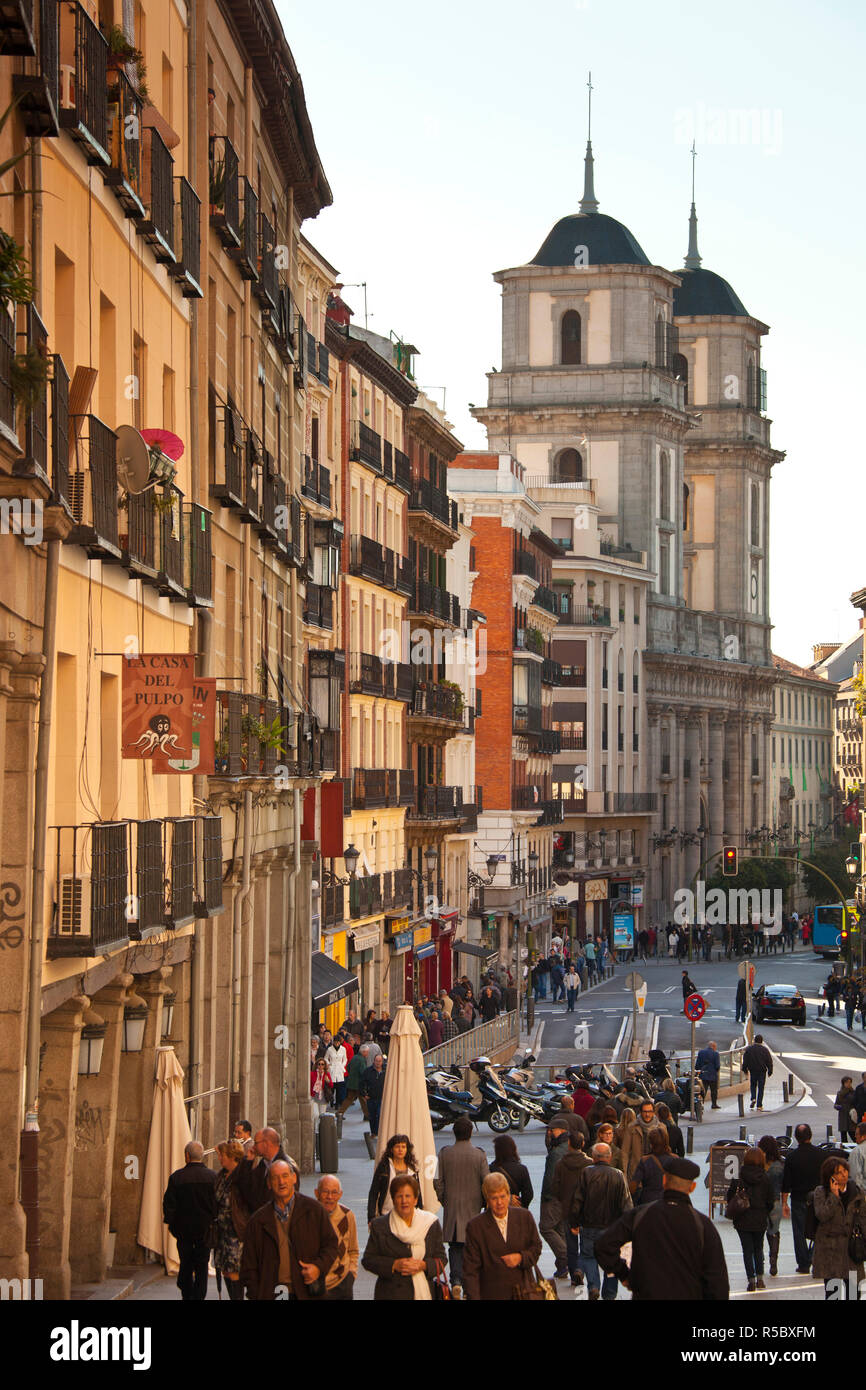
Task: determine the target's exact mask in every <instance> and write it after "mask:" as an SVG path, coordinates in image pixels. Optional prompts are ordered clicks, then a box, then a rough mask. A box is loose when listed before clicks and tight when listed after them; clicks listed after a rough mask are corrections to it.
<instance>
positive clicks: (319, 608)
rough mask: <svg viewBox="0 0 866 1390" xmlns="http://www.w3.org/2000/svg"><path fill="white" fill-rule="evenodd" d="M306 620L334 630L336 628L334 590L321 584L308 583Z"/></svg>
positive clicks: (328, 630) (305, 603)
mask: <svg viewBox="0 0 866 1390" xmlns="http://www.w3.org/2000/svg"><path fill="white" fill-rule="evenodd" d="M304 622H305V623H309V624H311V625H312V626H313V627H321V628H324V629H325V630H326V631H327V632H332V631H333V628H334V591H333V589H326V588H325V587H324V586H323V585H321V584H307V593H306V597H305V599H304Z"/></svg>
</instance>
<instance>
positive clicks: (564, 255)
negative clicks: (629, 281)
mask: <svg viewBox="0 0 866 1390" xmlns="http://www.w3.org/2000/svg"><path fill="white" fill-rule="evenodd" d="M578 246H585V247H586V252H585V254H584V256H583V260H582V262H581V264H584V265H649V261H648V260H647V257H646V255H645V254H644V252H643V250H642V249H641V247H640V246H639V244H638V243H637V241H635V239H634V237H633V236H632V234H631V232H630V231H629V229H628V227H624V226H623V224H622V222H617V220H616V218H615V217H608V216H607V215H606V213H603V212H580V213H574V214H573V215H572V216H571V217H563V218H561V219H560V221H559V222H557V224H556V226H555V227H554V228H553V230H552V231H551V233H550V235H549V236H548V237H547V240H546V241H545V242H544V245H543V246H542V247H541V249H540V250H539V251H538V253H537V254H536V255H535V256H533V258H532V260H531V261H530V265H551V266H553V265H555V266H560V265H567V266H573V265H574V263H575V248H576V247H578ZM723 283H724V282H723ZM741 312H742V313H745V312H746V311H745V309H742V310H741Z"/></svg>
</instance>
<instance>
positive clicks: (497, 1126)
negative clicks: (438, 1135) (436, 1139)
mask: <svg viewBox="0 0 866 1390" xmlns="http://www.w3.org/2000/svg"><path fill="white" fill-rule="evenodd" d="M469 1067H470V1070H471V1071H474V1072H475V1074H476V1076H477V1077H478V1090H479V1093H480V1096H481V1100H480V1102H478V1103H476V1102H475V1101H474V1100H473V1098H472V1093H471V1091H464V1090H462V1089H457V1087H458V1086H459V1085H460V1083H461V1081H462V1072H461V1070H460V1068H459V1067H458V1066H453V1067H449V1068H446V1069H444V1070H443V1071H438V1072H437V1071H434V1072H431V1074H430V1075H429V1076H428V1077H427V1103H428V1105H429V1106H430V1122H431V1124H432V1126H433V1128H434V1130H437V1131H438V1130H442V1129H444V1128H445V1126H446V1125H448V1124H453V1123H454V1121H455V1120H457V1119H459V1118H460V1117H461V1116H465V1117H466V1118H467V1119H468V1120H471V1121H472V1123H473V1124H475V1125H480V1124H484V1123H487V1124H488V1125H489V1126H490V1128H491V1129H492V1130H493V1132H494V1134H505V1132H506V1131H507V1130H508V1129H510V1128H511V1119H512V1106H511V1104H510V1103H509V1099H508V1096H507V1095H506V1093H505V1090H504V1088H503V1087H502V1085H501V1083H500V1081H499V1078H498V1077H497V1075H496V1073H495V1072H494V1071H493V1069H492V1065H491V1062H490V1058H489V1057H477V1058H476V1059H475V1061H474V1062H470V1063H469Z"/></svg>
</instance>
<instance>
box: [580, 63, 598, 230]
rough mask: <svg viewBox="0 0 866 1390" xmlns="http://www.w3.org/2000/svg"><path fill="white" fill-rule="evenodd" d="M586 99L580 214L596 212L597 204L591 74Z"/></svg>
mask: <svg viewBox="0 0 866 1390" xmlns="http://www.w3.org/2000/svg"><path fill="white" fill-rule="evenodd" d="M586 85H587V89H588V93H589V97H588V105H589V111H588V118H587V137H586V155H585V157H584V161H583V197H582V198H581V200H580V210H581V212H598V202H597V200H596V196H595V188H594V187H593V159H592V73H590V74H589V81H588V82H587V84H586Z"/></svg>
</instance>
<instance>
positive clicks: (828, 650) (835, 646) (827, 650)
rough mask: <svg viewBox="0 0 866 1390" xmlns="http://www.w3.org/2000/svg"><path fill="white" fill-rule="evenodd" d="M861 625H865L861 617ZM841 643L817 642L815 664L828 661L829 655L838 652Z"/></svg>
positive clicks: (814, 649)
mask: <svg viewBox="0 0 866 1390" xmlns="http://www.w3.org/2000/svg"><path fill="white" fill-rule="evenodd" d="M860 626H861V627H862V626H863V619H862V618H861V619H860ZM841 645H842V643H841V642H816V643H815V645H814V646H813V648H812V659H813V661H814V663H815V665H816V666H817V665H818V662H819V661H826V660H827V657H828V656H832V655H833V653H834V652H838V650H839V648H840V647H841Z"/></svg>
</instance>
